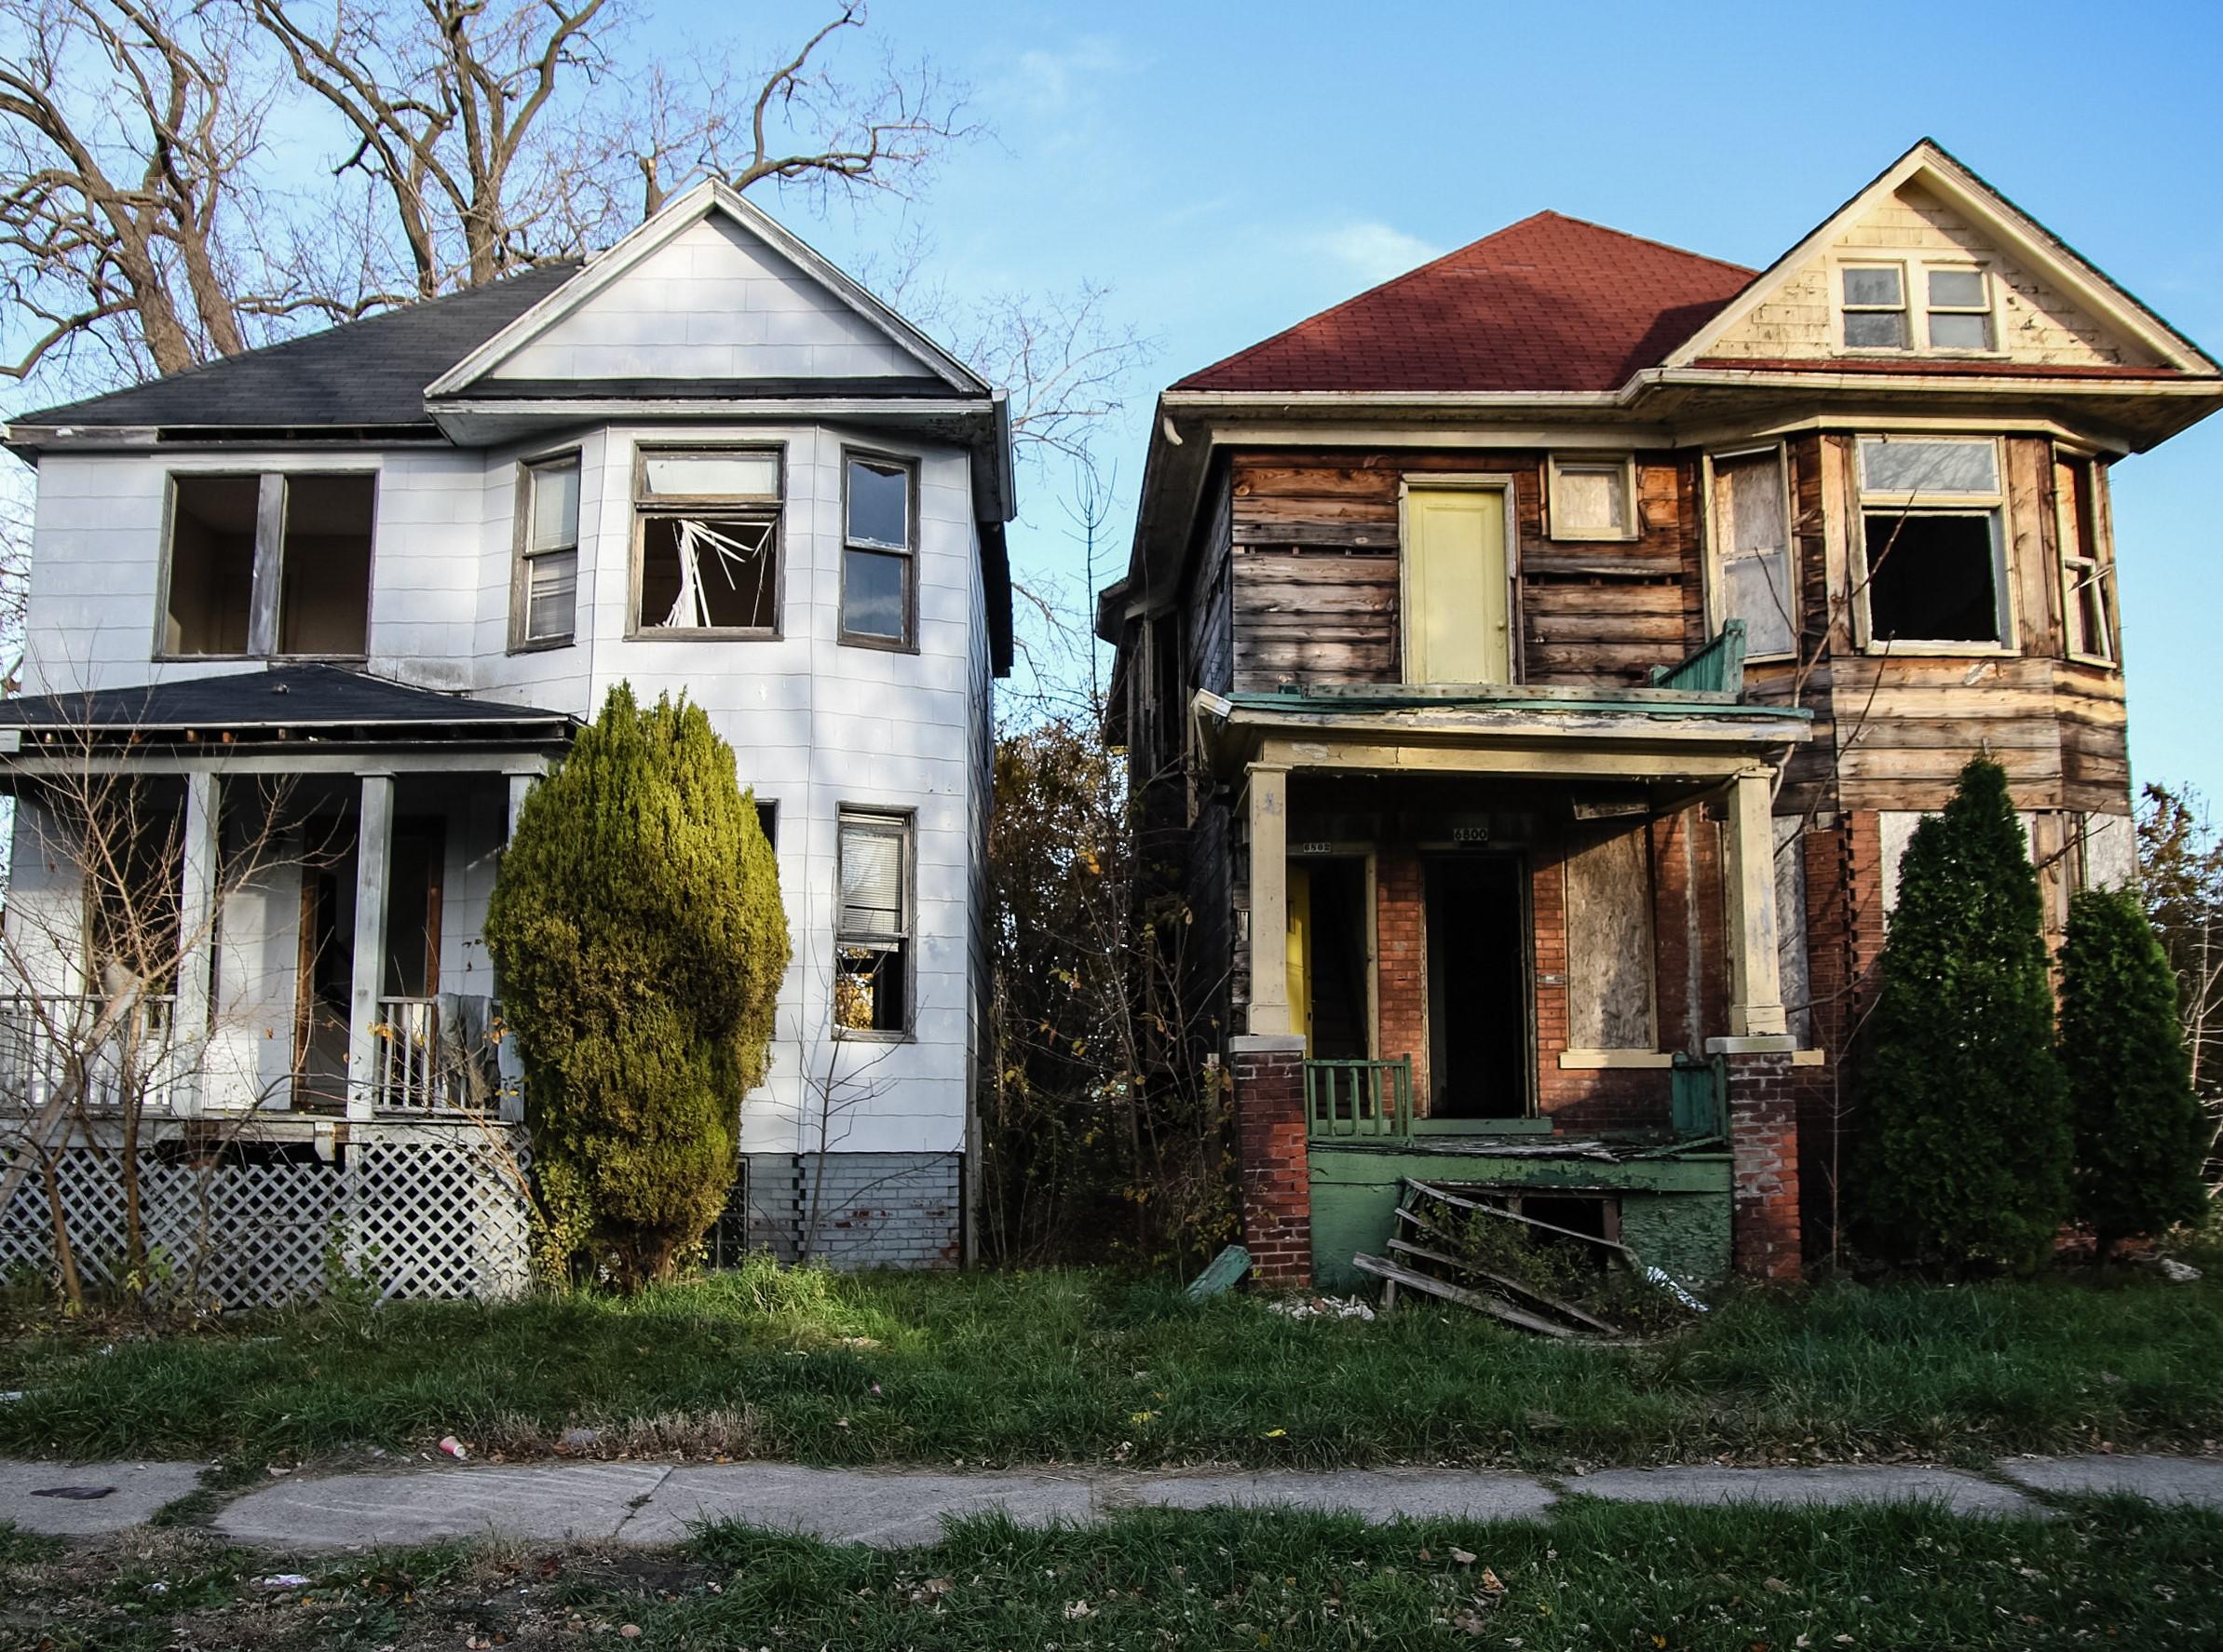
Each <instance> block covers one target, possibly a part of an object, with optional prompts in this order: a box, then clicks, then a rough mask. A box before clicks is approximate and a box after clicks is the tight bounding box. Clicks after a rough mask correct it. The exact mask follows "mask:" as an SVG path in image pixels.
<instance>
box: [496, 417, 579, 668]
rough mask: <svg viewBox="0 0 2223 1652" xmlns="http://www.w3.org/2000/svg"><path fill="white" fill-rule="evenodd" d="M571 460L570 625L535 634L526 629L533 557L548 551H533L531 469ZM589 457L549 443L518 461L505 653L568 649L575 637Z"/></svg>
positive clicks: (577, 623)
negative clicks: (575, 507)
mask: <svg viewBox="0 0 2223 1652" xmlns="http://www.w3.org/2000/svg"><path fill="white" fill-rule="evenodd" d="M566 460H569V461H570V462H571V464H572V465H574V466H575V467H577V470H578V473H579V520H578V521H575V522H573V523H572V529H571V554H572V558H573V563H572V566H573V575H572V582H573V583H572V605H571V627H570V629H569V630H566V631H565V632H564V633H563V636H561V637H535V636H533V635H531V634H530V631H529V628H530V626H531V624H532V606H533V581H532V561H533V559H534V558H535V557H536V556H548V555H550V554H552V552H551V551H549V550H545V549H544V550H537V551H536V550H534V549H533V548H531V547H532V539H533V490H534V488H535V485H536V484H535V481H534V472H535V471H536V470H544V469H547V468H548V467H550V466H554V465H561V464H563V462H564V461H566ZM586 517H587V456H586V451H585V450H584V449H583V448H579V447H560V448H551V449H549V451H548V452H547V453H539V454H523V455H522V456H521V457H520V458H519V459H518V461H517V505H516V526H515V532H514V533H513V534H512V535H511V541H512V545H511V548H512V551H513V553H514V554H513V555H512V557H511V561H510V578H509V652H510V653H512V654H541V653H545V652H547V651H548V650H549V649H552V648H570V647H574V646H576V644H577V643H578V640H579V613H578V572H577V571H578V569H579V567H580V566H581V565H582V564H583V562H584V561H585V555H584V542H585V540H586V537H587V527H586Z"/></svg>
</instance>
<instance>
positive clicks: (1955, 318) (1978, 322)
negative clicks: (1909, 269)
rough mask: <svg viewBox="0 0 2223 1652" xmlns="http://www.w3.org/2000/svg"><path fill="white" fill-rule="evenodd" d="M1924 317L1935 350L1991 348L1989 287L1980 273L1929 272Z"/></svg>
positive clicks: (1977, 271)
mask: <svg viewBox="0 0 2223 1652" xmlns="http://www.w3.org/2000/svg"><path fill="white" fill-rule="evenodd" d="M1922 275H1923V278H1924V280H1925V281H1926V283H1927V285H1928V289H1929V292H1928V297H1929V308H1928V311H1927V314H1926V317H1925V319H1926V320H1927V322H1928V328H1929V333H1930V347H1931V348H1932V349H1933V350H1988V349H1990V348H1991V292H1990V285H1989V283H1988V282H1987V281H1986V278H1985V275H1984V272H1983V271H1982V270H1980V269H1934V268H1932V269H1926V270H1924V271H1923V272H1922Z"/></svg>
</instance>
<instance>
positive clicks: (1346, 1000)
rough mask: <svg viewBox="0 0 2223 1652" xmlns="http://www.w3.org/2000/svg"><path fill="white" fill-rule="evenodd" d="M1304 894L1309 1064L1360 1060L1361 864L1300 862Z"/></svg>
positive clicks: (1363, 1038)
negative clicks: (1307, 913)
mask: <svg viewBox="0 0 2223 1652" xmlns="http://www.w3.org/2000/svg"><path fill="white" fill-rule="evenodd" d="M1301 865H1302V868H1303V870H1304V873H1305V876H1306V882H1307V884H1308V887H1309V891H1310V908H1311V922H1310V924H1309V926H1308V929H1307V933H1306V945H1307V947H1308V957H1307V958H1306V960H1305V981H1306V983H1307V985H1308V988H1309V989H1310V992H1311V995H1312V1003H1311V1007H1310V1010H1309V1015H1308V1021H1307V1022H1306V1025H1307V1028H1308V1031H1309V1032H1310V1034H1311V1040H1312V1042H1311V1047H1310V1053H1311V1057H1312V1059H1313V1060H1314V1061H1364V1060H1365V1059H1366V1058H1367V1056H1368V1055H1369V1054H1370V1053H1372V1051H1371V1045H1372V1043H1373V1039H1372V1037H1371V1036H1370V1022H1371V1021H1372V1017H1371V1016H1370V1015H1369V1014H1368V1012H1367V1005H1366V958H1367V955H1368V953H1369V952H1371V951H1372V948H1370V947H1369V946H1368V945H1367V944H1366V862H1365V861H1363V860H1357V859H1338V860H1310V859H1308V860H1304V861H1303V862H1302V863H1301Z"/></svg>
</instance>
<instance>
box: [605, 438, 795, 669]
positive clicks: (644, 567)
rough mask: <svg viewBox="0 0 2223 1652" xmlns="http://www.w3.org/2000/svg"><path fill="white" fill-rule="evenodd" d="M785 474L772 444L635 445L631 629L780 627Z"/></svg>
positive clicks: (710, 631)
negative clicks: (780, 578) (780, 573)
mask: <svg viewBox="0 0 2223 1652" xmlns="http://www.w3.org/2000/svg"><path fill="white" fill-rule="evenodd" d="M781 480H782V479H781V474H780V455H779V450H777V449H774V448H643V449H641V450H640V452H639V454H638V455H637V457H636V459H635V462H634V467H633V503H634V514H635V516H636V518H637V519H638V521H637V522H636V527H635V535H634V541H633V543H634V556H633V613H632V627H631V634H632V635H634V636H636V637H649V636H656V635H658V634H662V633H669V632H679V633H689V634H693V635H697V636H704V635H709V636H725V637H776V636H778V635H779V509H780V504H781V498H782V486H781Z"/></svg>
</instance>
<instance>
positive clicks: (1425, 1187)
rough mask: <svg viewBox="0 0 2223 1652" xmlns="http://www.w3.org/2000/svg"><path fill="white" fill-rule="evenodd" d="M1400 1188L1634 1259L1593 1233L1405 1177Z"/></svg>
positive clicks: (1615, 1242) (1618, 1245)
mask: <svg viewBox="0 0 2223 1652" xmlns="http://www.w3.org/2000/svg"><path fill="white" fill-rule="evenodd" d="M1404 1185H1406V1186H1407V1187H1409V1188H1411V1189H1412V1190H1413V1191H1414V1192H1415V1193H1418V1194H1423V1195H1425V1196H1426V1197H1428V1198H1440V1199H1442V1200H1443V1201H1444V1203H1445V1204H1447V1205H1457V1206H1458V1208H1459V1209H1460V1210H1462V1211H1481V1212H1484V1213H1485V1214H1488V1215H1492V1216H1496V1217H1498V1219H1499V1220H1500V1221H1505V1222H1518V1223H1520V1224H1521V1225H1524V1226H1526V1227H1536V1228H1540V1229H1542V1230H1543V1231H1544V1232H1546V1233H1556V1234H1559V1235H1561V1236H1563V1237H1564V1238H1566V1239H1580V1240H1581V1241H1582V1242H1583V1243H1584V1244H1586V1245H1598V1246H1602V1247H1603V1248H1604V1249H1606V1250H1608V1251H1616V1252H1619V1253H1620V1254H1621V1255H1623V1256H1625V1257H1628V1258H1629V1259H1630V1260H1631V1261H1632V1262H1633V1261H1634V1259H1635V1253H1633V1251H1631V1250H1630V1249H1629V1247H1628V1246H1626V1245H1624V1244H1622V1243H1621V1242H1620V1240H1619V1239H1600V1238H1599V1237H1598V1236H1597V1235H1596V1234H1594V1233H1583V1232H1580V1231H1579V1230H1578V1229H1576V1228H1572V1227H1560V1226H1558V1225H1554V1224H1552V1223H1550V1222H1538V1220H1537V1219H1536V1218H1535V1217H1534V1216H1516V1215H1514V1214H1513V1213H1512V1212H1511V1211H1501V1210H1499V1209H1498V1207H1497V1206H1496V1205H1489V1204H1484V1203H1483V1202H1482V1201H1481V1200H1479V1199H1471V1198H1460V1197H1459V1196H1458V1195H1457V1194H1456V1193H1452V1192H1449V1191H1447V1190H1446V1189H1444V1188H1442V1187H1438V1186H1436V1185H1434V1184H1433V1183H1432V1182H1416V1181H1414V1180H1413V1179H1412V1178H1411V1177H1410V1176H1408V1177H1406V1178H1405V1184H1404Z"/></svg>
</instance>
